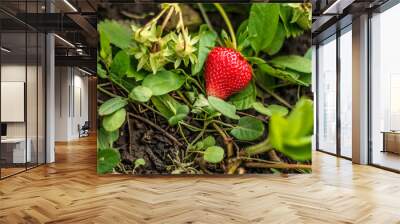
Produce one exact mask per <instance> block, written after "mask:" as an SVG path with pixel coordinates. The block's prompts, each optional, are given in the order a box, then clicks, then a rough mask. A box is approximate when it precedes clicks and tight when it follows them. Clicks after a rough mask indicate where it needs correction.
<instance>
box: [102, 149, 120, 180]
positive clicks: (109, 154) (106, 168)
mask: <svg viewBox="0 0 400 224" xmlns="http://www.w3.org/2000/svg"><path fill="white" fill-rule="evenodd" d="M120 160H121V157H120V155H119V152H117V151H116V150H115V149H112V148H109V149H104V150H101V151H99V152H97V172H98V173H100V174H105V173H110V172H112V171H113V169H114V167H115V166H117V165H118V163H119V162H120Z"/></svg>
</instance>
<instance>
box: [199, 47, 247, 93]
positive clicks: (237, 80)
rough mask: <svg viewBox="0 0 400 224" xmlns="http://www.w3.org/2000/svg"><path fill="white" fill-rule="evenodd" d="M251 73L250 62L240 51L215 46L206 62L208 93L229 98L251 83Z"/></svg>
mask: <svg viewBox="0 0 400 224" xmlns="http://www.w3.org/2000/svg"><path fill="white" fill-rule="evenodd" d="M251 73H252V70H251V66H250V64H249V63H248V62H247V61H246V60H245V59H244V58H243V56H242V55H241V54H240V53H239V52H238V51H236V50H233V49H230V48H225V47H215V48H213V49H212V50H211V51H210V53H209V54H208V57H207V60H206V63H205V79H206V90H207V95H209V96H216V97H218V98H220V99H227V98H228V97H229V96H231V95H232V94H234V93H237V92H239V91H240V90H242V89H244V88H245V87H246V86H247V85H248V84H249V83H250V81H251V78H252V74H251Z"/></svg>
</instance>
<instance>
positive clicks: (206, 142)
mask: <svg viewBox="0 0 400 224" xmlns="http://www.w3.org/2000/svg"><path fill="white" fill-rule="evenodd" d="M215 144H216V141H215V138H214V137H213V136H212V135H210V136H207V138H205V139H203V140H201V141H198V142H197V143H196V144H195V145H194V149H195V150H205V149H207V148H208V147H211V146H214V145H215Z"/></svg>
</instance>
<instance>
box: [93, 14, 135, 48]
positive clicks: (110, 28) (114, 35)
mask: <svg viewBox="0 0 400 224" xmlns="http://www.w3.org/2000/svg"><path fill="white" fill-rule="evenodd" d="M97 29H98V30H99V31H100V32H102V36H104V37H106V38H107V39H108V40H109V41H110V42H111V43H112V44H114V45H115V46H117V47H119V48H121V49H125V48H128V47H129V46H130V44H131V41H132V31H131V29H129V27H126V26H124V25H122V24H120V23H118V22H116V21H114V20H113V21H111V20H104V21H101V22H100V23H99V24H98V25H97Z"/></svg>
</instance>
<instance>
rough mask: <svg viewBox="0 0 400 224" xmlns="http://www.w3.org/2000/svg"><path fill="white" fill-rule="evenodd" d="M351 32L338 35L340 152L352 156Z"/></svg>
mask: <svg viewBox="0 0 400 224" xmlns="http://www.w3.org/2000/svg"><path fill="white" fill-rule="evenodd" d="M351 48H352V34H351V30H350V31H348V32H346V33H344V34H343V35H341V36H340V123H341V124H340V135H341V136H340V153H341V155H342V156H345V157H349V158H351V157H352V148H351V145H352V143H351V141H352V138H351V136H352V125H351V124H352V109H351V108H352V74H353V71H352V49H351Z"/></svg>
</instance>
